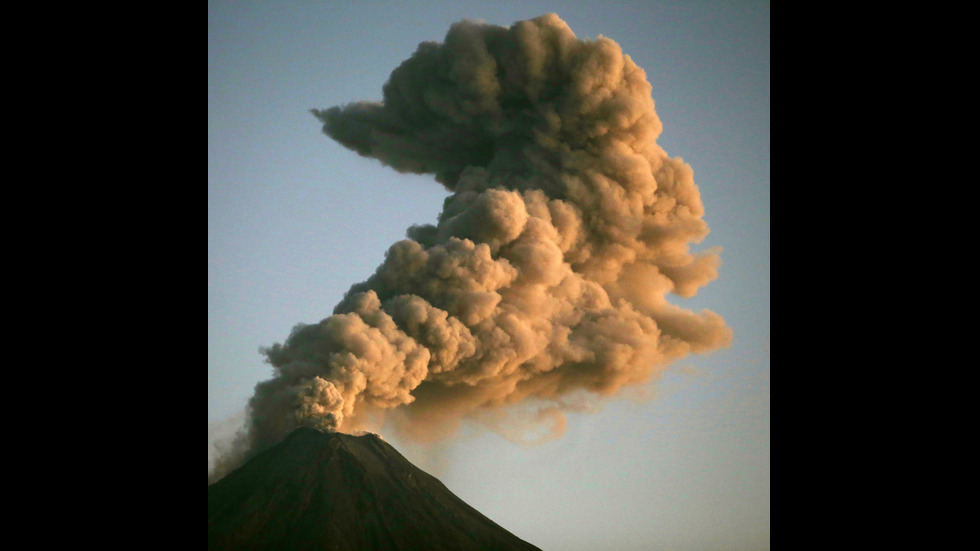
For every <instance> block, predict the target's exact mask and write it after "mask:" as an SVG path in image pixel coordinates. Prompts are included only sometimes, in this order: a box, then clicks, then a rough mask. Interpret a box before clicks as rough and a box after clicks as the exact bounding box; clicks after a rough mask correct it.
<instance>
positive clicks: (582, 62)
mask: <svg viewBox="0 0 980 551" xmlns="http://www.w3.org/2000/svg"><path fill="white" fill-rule="evenodd" d="M650 90H651V89H650V85H649V84H648V83H647V81H646V75H645V73H644V72H643V70H642V69H640V68H639V67H637V66H636V65H635V64H634V63H633V61H632V60H631V59H630V58H629V56H626V55H624V54H623V53H622V51H621V49H620V47H619V46H618V45H617V44H616V43H615V42H613V41H612V40H609V39H608V38H604V37H600V38H598V39H596V40H588V41H587V40H579V39H577V38H576V37H575V35H574V34H573V33H572V31H571V30H570V29H569V28H568V26H567V25H566V24H565V23H564V22H563V21H562V20H561V19H559V18H558V17H557V16H555V15H545V16H542V17H539V18H537V19H533V20H530V21H522V22H518V23H516V24H514V25H513V26H511V27H510V28H504V27H498V26H493V25H488V24H485V23H478V22H472V21H463V22H460V23H457V24H455V25H453V26H452V28H451V29H450V30H449V33H448V34H447V35H446V38H445V42H444V43H441V44H440V43H435V42H426V43H423V44H421V45H419V47H418V50H417V51H416V52H415V54H414V55H412V57H411V58H410V59H408V60H406V61H405V62H404V63H402V64H401V66H399V67H398V68H397V69H395V70H394V72H393V73H392V74H391V77H390V79H389V81H388V82H387V84H385V86H384V90H383V98H384V99H383V101H382V102H378V103H373V102H360V103H354V104H350V105H345V106H341V107H332V108H329V109H325V110H314V111H313V113H314V115H315V116H316V117H317V118H318V119H320V121H322V122H323V125H324V126H323V129H324V132H325V133H326V134H327V135H329V136H330V137H332V138H334V139H335V140H337V141H338V142H340V143H341V144H343V145H344V146H346V147H349V148H350V149H353V150H354V151H356V152H357V153H359V154H361V155H364V156H369V157H373V158H376V159H378V160H379V161H381V162H382V163H384V164H386V165H388V166H391V167H392V168H394V169H395V170H398V171H402V172H417V173H431V174H434V175H435V177H436V180H438V181H439V182H441V183H442V184H443V185H444V186H445V187H446V188H447V189H449V190H451V192H452V194H451V195H450V196H449V197H448V198H447V199H446V201H445V204H444V207H443V211H442V213H441V214H440V216H439V218H438V221H437V222H436V223H435V224H434V225H420V226H413V227H411V228H409V230H408V232H407V239H405V240H403V241H399V242H397V243H395V244H394V245H392V246H391V248H390V249H389V250H388V252H387V255H386V257H385V260H384V263H383V264H382V265H381V266H379V267H378V269H377V271H376V272H375V273H374V275H372V276H371V277H370V278H368V279H367V280H366V281H364V282H363V283H358V284H356V285H354V286H352V287H351V289H350V290H349V291H348V292H347V294H346V295H345V297H344V299H343V301H342V302H341V303H340V304H339V305H338V306H337V307H336V308H335V309H334V313H333V315H331V316H329V317H327V318H326V319H324V320H323V321H321V322H320V323H317V324H312V325H302V326H298V327H296V328H295V329H294V330H293V332H292V334H291V335H290V336H289V338H288V339H287V340H286V341H285V342H284V343H282V344H276V345H274V346H271V347H270V348H268V349H267V350H266V355H267V357H268V360H269V362H270V363H271V364H272V365H273V366H274V368H275V376H274V377H273V378H272V379H270V380H268V381H265V382H262V383H259V384H258V385H257V386H256V389H255V395H254V396H253V397H252V399H251V401H250V402H249V414H250V419H249V422H248V424H247V434H246V435H244V436H243V439H242V440H241V442H240V444H242V446H243V447H242V449H241V450H240V452H241V454H242V455H240V456H239V457H237V458H235V457H229V458H228V459H227V464H228V466H234V464H235V462H236V461H239V460H241V458H242V457H245V456H247V455H248V454H249V453H252V452H254V451H257V450H261V449H264V448H265V447H268V446H269V445H271V444H273V443H275V442H277V441H279V440H280V439H281V438H282V437H284V436H285V435H286V434H288V433H289V432H290V431H292V430H293V429H294V428H296V427H298V426H301V425H312V426H317V427H321V428H329V429H335V430H342V431H350V430H355V429H358V428H362V427H365V426H371V425H372V423H374V424H376V423H377V422H378V420H379V419H382V418H383V419H384V420H385V421H386V422H389V423H393V424H394V425H395V426H396V427H397V428H398V429H399V430H400V431H401V432H403V433H405V434H408V435H410V436H414V437H417V438H440V437H443V436H446V435H449V434H451V433H452V432H453V431H454V430H455V428H456V427H457V426H458V424H459V423H460V421H461V420H462V419H465V418H468V417H470V418H479V419H482V420H484V421H485V420H487V419H490V418H493V417H494V415H495V413H494V412H504V411H507V409H506V406H511V405H514V404H518V403H521V404H534V408H535V411H537V412H538V413H537V415H531V417H535V418H537V419H538V420H539V421H542V422H544V423H545V424H546V426H547V427H553V429H554V430H555V431H560V430H561V429H562V428H563V427H564V421H565V420H564V417H563V414H562V411H564V410H566V409H567V408H569V407H576V406H575V404H576V403H577V401H578V400H579V399H580V398H578V397H580V396H581V395H582V394H587V395H601V396H609V395H612V394H615V393H616V392H617V391H618V390H619V389H621V388H622V387H623V386H624V385H631V384H636V383H642V382H644V381H647V380H649V379H650V378H651V377H652V376H654V375H656V374H657V373H659V372H660V371H662V370H663V369H664V367H665V366H666V364H668V363H669V362H670V361H672V360H676V359H678V358H681V357H683V356H685V355H687V354H689V353H692V352H707V351H711V350H714V349H717V348H719V347H723V346H725V345H727V344H728V343H729V341H730V340H731V330H730V329H729V328H728V327H727V326H726V324H725V322H724V320H723V319H722V318H721V317H720V316H718V315H717V314H715V313H713V312H710V311H701V312H692V311H689V310H685V309H683V308H680V307H678V306H676V305H674V304H671V303H670V302H669V301H668V299H667V297H668V295H670V294H676V295H679V296H682V297H690V296H692V295H694V294H695V293H696V292H697V291H698V289H699V288H701V287H702V286H704V285H705V284H707V283H708V282H710V281H712V280H713V279H715V278H716V277H717V275H718V267H719V264H720V260H719V257H718V251H717V250H708V251H705V252H692V251H691V248H690V247H691V245H692V244H694V243H698V242H699V241H701V240H702V239H703V238H704V237H705V236H706V235H707V234H708V227H707V225H706V224H705V222H704V220H703V219H702V216H703V208H702V204H701V199H700V194H699V192H698V188H697V187H696V186H695V184H694V180H693V176H692V170H691V167H689V166H688V165H687V164H685V163H684V162H683V161H682V160H680V159H678V158H671V157H669V156H668V155H667V154H666V153H665V152H664V151H663V150H662V149H661V148H660V147H659V146H658V145H657V143H656V138H657V137H658V135H659V134H660V131H661V124H660V120H659V118H658V117H657V114H656V112H655V111H654V102H653V99H652V98H651V95H650ZM501 418H513V416H509V415H501Z"/></svg>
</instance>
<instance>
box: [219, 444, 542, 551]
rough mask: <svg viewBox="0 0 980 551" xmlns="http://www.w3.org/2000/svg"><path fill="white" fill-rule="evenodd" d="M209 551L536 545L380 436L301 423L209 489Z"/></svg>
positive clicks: (511, 547)
mask: <svg viewBox="0 0 980 551" xmlns="http://www.w3.org/2000/svg"><path fill="white" fill-rule="evenodd" d="M208 549H255V550H258V549H329V550H336V551H346V550H374V549H377V550H450V549H451V550H454V551H458V550H467V549H501V550H503V549H508V550H509V549H520V550H535V549H537V547H535V546H533V545H531V544H529V543H527V542H525V541H523V540H521V539H520V538H518V537H517V536H515V535H513V534H511V533H510V532H508V531H506V530H504V529H503V528H501V527H500V526H498V525H497V524H496V523H494V522H493V521H491V520H490V519H488V518H487V517H485V516H483V515H482V514H480V513H479V512H478V511H477V510H476V509H474V508H472V507H470V506H469V505H467V504H466V503H464V502H463V500H461V499H459V498H458V497H456V496H455V495H454V494H453V493H452V492H450V491H449V490H448V489H447V488H446V487H445V486H444V485H443V484H442V483H441V482H439V481H438V480H437V479H436V478H434V477H432V476H430V475H429V474H427V473H425V472H424V471H422V470H421V469H419V468H417V467H415V466H414V465H412V464H411V463H410V462H409V461H408V460H407V459H405V458H404V457H403V456H402V455H401V454H400V453H398V452H397V451H396V450H395V449H394V448H393V447H391V445H389V444H388V443H387V442H385V441H384V440H382V439H381V438H379V437H378V436H376V435H372V434H368V435H365V436H352V435H349V434H340V433H330V432H321V431H318V430H314V429H310V428H301V429H297V430H296V431H294V432H292V433H291V434H290V435H289V436H288V437H287V438H286V439H285V440H283V441H282V442H280V443H279V444H277V445H276V446H274V447H272V448H270V449H269V450H267V451H265V452H264V453H262V454H260V455H258V456H256V457H255V458H253V459H252V460H251V461H249V462H248V463H246V464H245V465H243V466H242V467H241V468H239V469H237V470H236V471H234V472H232V473H230V474H229V475H228V476H226V477H225V478H223V479H221V480H219V481H218V482H216V483H214V484H212V485H210V486H208Z"/></svg>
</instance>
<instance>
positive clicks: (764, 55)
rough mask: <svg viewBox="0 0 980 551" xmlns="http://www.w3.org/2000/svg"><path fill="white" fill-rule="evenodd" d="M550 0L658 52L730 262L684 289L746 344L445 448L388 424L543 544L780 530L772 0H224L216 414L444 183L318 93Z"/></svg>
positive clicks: (453, 485)
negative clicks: (425, 45) (538, 440)
mask: <svg viewBox="0 0 980 551" xmlns="http://www.w3.org/2000/svg"><path fill="white" fill-rule="evenodd" d="M548 12H554V13H557V14H558V15H559V16H560V17H561V18H562V19H564V20H565V22H566V23H568V25H569V27H571V29H572V30H573V31H574V32H575V33H576V35H578V36H579V37H580V38H595V37H596V36H598V35H599V34H602V35H605V36H607V37H609V38H611V39H613V40H615V41H616V42H618V43H619V44H620V45H621V46H622V48H623V51H624V52H625V53H627V54H628V55H630V56H631V57H632V58H633V60H634V61H635V62H636V63H637V64H638V65H639V66H640V67H642V68H643V69H644V70H646V72H647V77H648V80H649V81H650V83H651V84H652V86H653V98H654V100H655V101H656V107H657V113H658V115H659V116H660V118H661V120H662V121H663V126H664V131H663V134H662V135H661V137H660V139H659V143H660V145H661V146H662V147H663V148H664V149H665V150H666V151H667V152H668V153H669V154H670V155H672V156H679V157H682V158H683V159H684V160H685V161H686V162H688V163H689V164H690V165H691V166H692V167H693V168H694V178H695V182H696V183H697V184H698V186H699V188H700V190H701V194H702V200H703V202H704V205H705V212H706V214H705V217H704V218H705V220H706V221H707V222H708V224H709V226H710V227H711V230H712V233H711V234H710V235H709V236H708V238H707V239H706V240H705V241H704V242H703V243H702V244H700V245H699V246H698V247H699V248H707V247H721V248H722V249H723V252H722V255H721V258H722V266H721V270H720V277H719V279H718V280H717V281H714V282H712V283H710V284H709V285H708V286H707V287H705V288H704V289H702V290H701V292H700V293H699V294H698V295H697V296H696V297H695V298H693V299H686V300H684V299H675V300H676V302H677V303H679V304H682V305H684V306H685V307H687V308H692V309H695V310H699V309H701V308H708V309H711V310H714V311H715V312H718V313H719V314H721V315H722V316H723V317H724V318H725V320H726V321H727V323H728V324H729V326H731V327H732V329H733V331H734V341H733V343H732V345H731V346H730V347H729V348H727V349H725V350H722V351H719V352H716V353H714V354H711V355H709V356H692V357H689V358H686V359H684V360H682V361H680V362H678V363H676V364H674V365H673V366H672V367H671V368H670V369H669V370H668V372H667V374H666V375H665V377H664V378H662V379H660V380H659V381H654V382H653V383H651V384H650V385H648V386H647V387H645V388H646V390H648V391H649V392H650V393H651V394H652V396H653V398H651V399H645V400H643V399H639V398H637V397H636V396H632V397H630V396H627V397H623V398H620V399H614V400H611V401H608V402H606V403H604V404H602V405H601V407H599V408H598V410H597V411H595V412H593V413H588V414H574V415H571V416H570V417H569V422H568V429H567V432H566V434H565V436H564V438H562V439H561V440H557V441H554V442H550V443H546V444H542V445H539V446H536V447H530V448H527V447H521V446H517V445H515V444H512V443H510V442H508V441H506V440H504V439H502V438H501V437H499V436H497V435H495V434H492V433H491V434H483V433H479V432H477V431H473V432H471V433H468V434H467V435H466V436H465V437H463V438H461V439H460V440H458V441H455V442H453V443H450V444H446V445H443V446H439V447H438V448H437V449H435V448H434V449H428V450H426V449H421V448H418V447H414V446H409V445H408V444H406V443H400V442H398V441H397V440H395V439H394V438H391V437H388V436H387V435H386V437H388V438H389V441H391V442H392V444H394V445H395V446H396V447H397V448H398V449H399V450H400V451H402V452H403V453H404V454H405V455H407V456H408V457H409V458H410V459H412V460H413V461H416V462H417V463H418V464H419V465H420V466H422V467H423V468H427V469H428V470H430V471H431V472H433V474H436V475H437V476H439V477H440V478H441V479H442V480H443V481H444V482H445V483H446V485H447V486H448V487H449V488H450V489H451V490H452V491H454V492H455V493H456V494H457V495H459V496H460V497H462V498H463V499H464V500H466V501H467V502H469V503H470V504H472V505H473V506H474V507H476V508H477V509H479V510H480V511H482V512H483V513H485V514H486V515H487V516H489V517H490V518H492V519H493V520H495V521H496V522H498V523H499V524H501V525H502V526H504V527H505V528H507V529H508V530H510V531H512V532H514V533H515V534H517V535H518V536H520V537H522V538H524V539H526V540H528V541H530V542H531V543H534V544H535V545H538V546H539V547H542V548H543V549H563V550H574V549H600V548H605V549H698V550H707V549H719V550H721V549H726V550H727V549H767V548H769V533H770V526H769V525H770V508H769V505H770V504H769V502H770V468H769V457H770V397H769V396H770V393H769V380H770V375H769V370H770V342H769V340H770V328H769V308H770V304H769V288H770V286H769V264H770V248H769V227H770V221H769V211H770V201H769V195H770V193H769V192H770V176H769V151H770V145H769V125H770V122H769V81H770V76H769V73H770V69H769V34H770V33H769V24H770V23H769V20H770V14H769V12H770V9H769V3H768V2H678V3H669V2H652V1H651V2H641V1H636V2H601V3H600V2H594V3H593V2H535V1H524V2H461V1H455V2H439V1H426V2H343V3H342V2H327V1H324V2H313V1H296V2H244V1H234V2H231V1H229V2H209V4H208V425H209V434H210V432H211V429H212V428H213V427H214V426H216V425H218V424H220V423H221V422H223V421H226V420H227V419H229V418H234V417H235V416H236V415H240V413H241V411H242V410H243V408H244V406H245V403H246V401H247V399H248V397H249V396H250V395H251V392H252V387H253V386H254V385H255V384H256V383H257V382H259V381H260V380H264V379H267V378H269V376H270V375H271V368H270V367H269V366H268V365H266V364H264V363H263V361H262V360H263V358H262V356H260V355H259V354H258V349H259V347H260V346H267V345H271V344H273V343H276V342H282V340H283V339H284V338H285V337H286V336H287V335H288V334H289V331H290V329H291V328H292V326H293V325H295V324H296V323H299V322H305V323H313V322H317V321H319V320H320V319H322V318H324V317H325V316H327V315H329V314H330V312H331V311H332V309H333V307H334V305H335V304H336V303H337V302H338V301H339V299H340V298H341V296H342V295H343V293H344V291H346V290H347V288H348V287H349V286H350V285H351V284H353V283H356V282H359V281H363V280H364V279H365V278H367V276H369V275H370V274H371V273H373V271H374V269H375V268H376V267H377V265H378V264H379V263H380V262H381V260H382V259H383V256H384V253H385V251H386V250H387V249H388V247H389V246H390V245H391V244H392V243H394V242H395V241H397V240H399V239H401V238H403V237H404V234H405V230H406V229H407V228H408V227H409V226H411V225H412V224H416V223H431V222H433V221H434V220H435V218H436V215H437V214H438V212H439V210H440V209H441V206H442V199H443V197H445V192H444V191H443V189H442V187H441V186H440V185H439V184H437V183H435V182H434V181H433V180H432V179H431V178H430V177H423V176H412V175H405V174H398V173H396V172H394V171H392V170H391V169H388V168H386V167H383V166H381V165H380V164H379V163H377V162H376V161H371V160H368V159H363V158H360V157H358V156H357V155H356V154H354V153H352V152H350V151H349V150H347V149H345V148H343V147H341V146H340V145H338V144H336V143H334V142H333V141H331V140H330V139H329V138H327V137H326V136H324V135H323V134H322V133H321V131H320V123H319V122H318V121H317V120H316V119H315V118H314V117H313V116H312V115H311V114H310V113H309V109H310V108H326V107H330V106H333V105H338V104H343V103H347V102H350V101H356V100H377V99H380V97H381V87H382V85H383V84H384V82H385V80H386V79H387V77H388V75H389V74H390V72H391V70H392V69H394V68H395V67H397V66H398V64H399V63H401V62H402V61H403V60H404V59H406V58H407V57H409V56H410V55H411V54H412V52H413V51H414V50H415V48H416V46H417V45H418V43H419V42H421V41H429V40H434V41H441V40H442V39H443V37H444V36H445V33H446V31H447V30H448V29H449V26H450V25H451V24H452V23H453V22H455V21H458V20H460V19H463V18H471V19H483V20H486V21H488V22H490V23H494V24H498V25H510V24H512V23H513V22H514V21H517V20H522V19H529V18H533V17H536V16H538V15H541V14H543V13H548Z"/></svg>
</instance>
